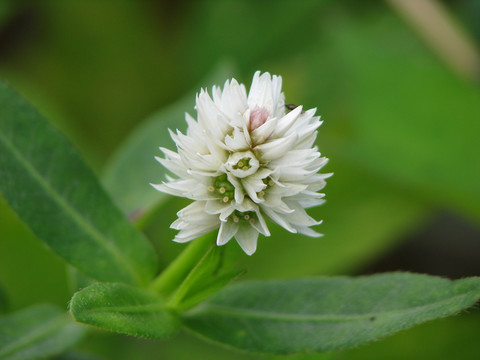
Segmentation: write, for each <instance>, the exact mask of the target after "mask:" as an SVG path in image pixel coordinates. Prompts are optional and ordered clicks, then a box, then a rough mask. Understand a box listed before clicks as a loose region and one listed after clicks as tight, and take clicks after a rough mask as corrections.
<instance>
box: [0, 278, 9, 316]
mask: <svg viewBox="0 0 480 360" xmlns="http://www.w3.org/2000/svg"><path fill="white" fill-rule="evenodd" d="M7 309H8V296H7V293H6V292H5V289H4V288H3V286H2V285H1V284H0V314H3V313H4V312H5V311H6V310H7Z"/></svg>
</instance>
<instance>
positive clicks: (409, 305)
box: [183, 273, 480, 354]
mask: <svg viewBox="0 0 480 360" xmlns="http://www.w3.org/2000/svg"><path fill="white" fill-rule="evenodd" d="M479 298H480V278H467V279H462V280H457V281H450V280H447V279H442V278H438V277H433V276H428V275H419V274H411V273H386V274H381V275H374V276H368V277H359V278H347V277H333V278H310V279H297V280H283V281H281V280H279V281H257V282H245V283H243V284H238V285H234V286H230V287H227V288H225V289H224V290H222V291H221V292H220V293H218V294H217V295H215V296H214V297H213V298H212V299H210V300H209V301H207V302H206V303H204V304H202V305H200V306H199V307H197V308H196V309H193V310H192V311H191V312H190V313H187V314H186V315H185V316H184V317H183V321H184V323H185V326H187V327H188V328H189V329H191V330H193V331H194V332H196V333H198V334H200V335H201V336H203V337H206V338H208V339H210V340H213V341H215V342H219V343H221V344H225V345H228V346H232V347H235V348H238V349H241V350H246V351H251V352H257V353H270V354H292V353H301V352H314V351H316V352H323V351H331V350H336V349H346V348H349V347H353V346H357V345H360V344H362V343H365V342H369V341H372V340H375V339H379V338H382V337H385V336H387V335H391V334H393V333H395V332H397V331H400V330H402V329H405V328H408V327H411V326H413V325H416V324H420V323H422V322H425V321H428V320H432V319H436V318H439V317H444V316H447V315H451V314H454V313H456V312H458V311H460V310H462V309H465V308H467V307H470V306H472V305H473V304H474V303H475V302H476V301H477V300H478V299H479Z"/></svg>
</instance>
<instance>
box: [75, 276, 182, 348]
mask: <svg viewBox="0 0 480 360" xmlns="http://www.w3.org/2000/svg"><path fill="white" fill-rule="evenodd" d="M70 312H71V313H72V315H73V317H74V318H75V320H77V321H79V322H82V323H85V324H89V325H94V326H98V327H101V328H103V329H106V330H109V331H114V332H118V333H121V334H128V335H133V336H136V337H144V338H152V339H162V338H166V337H169V336H171V335H172V334H174V333H175V332H176V331H177V330H178V328H179V326H180V322H179V320H178V318H177V317H176V316H175V315H173V314H172V313H170V312H169V311H168V310H167V309H166V308H165V304H164V303H163V300H162V299H161V298H160V297H159V296H158V295H157V294H155V293H153V292H149V291H146V290H141V289H138V288H134V287H131V286H128V285H126V284H117V283H97V284H93V285H91V286H89V287H87V288H85V289H83V290H81V291H79V292H77V293H76V294H75V295H74V296H73V298H72V300H71V302H70Z"/></svg>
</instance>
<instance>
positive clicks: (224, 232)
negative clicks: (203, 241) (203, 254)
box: [217, 221, 238, 246]
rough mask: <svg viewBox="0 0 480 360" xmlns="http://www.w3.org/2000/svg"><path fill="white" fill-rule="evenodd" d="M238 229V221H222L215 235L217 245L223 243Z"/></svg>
mask: <svg viewBox="0 0 480 360" xmlns="http://www.w3.org/2000/svg"><path fill="white" fill-rule="evenodd" d="M237 231H238V223H234V222H233V221H227V222H222V224H221V225H220V230H219V231H218V236H217V245H218V246H221V245H225V244H226V243H227V242H228V241H229V240H230V239H231V238H232V237H234V236H235V234H236V233H237Z"/></svg>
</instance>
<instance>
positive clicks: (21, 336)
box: [0, 305, 86, 360]
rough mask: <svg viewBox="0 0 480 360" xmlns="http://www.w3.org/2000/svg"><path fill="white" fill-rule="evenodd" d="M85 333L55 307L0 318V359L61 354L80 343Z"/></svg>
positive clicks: (20, 359)
mask: <svg viewBox="0 0 480 360" xmlns="http://www.w3.org/2000/svg"><path fill="white" fill-rule="evenodd" d="M85 330H86V328H85V327H83V326H80V325H78V324H75V323H74V322H72V321H71V319H70V317H69V316H68V315H67V314H66V313H65V312H64V311H62V310H60V309H59V308H57V307H55V306H51V305H36V306H32V307H30V308H27V309H24V310H21V311H18V312H16V313H13V314H10V315H7V316H4V317H2V318H0V359H5V360H7V359H8V360H29V359H33V360H34V359H40V358H43V357H46V356H51V355H55V354H58V353H60V352H62V351H64V350H65V349H67V348H69V347H71V346H73V345H74V344H75V343H76V342H78V341H79V340H80V338H81V337H82V336H83V334H84V333H85Z"/></svg>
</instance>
